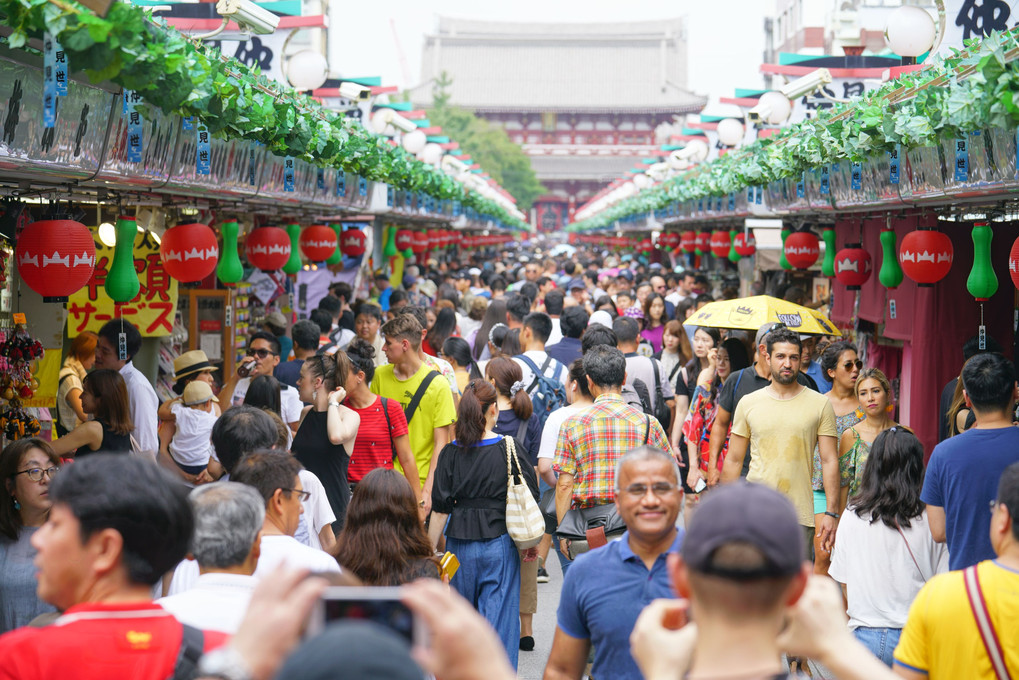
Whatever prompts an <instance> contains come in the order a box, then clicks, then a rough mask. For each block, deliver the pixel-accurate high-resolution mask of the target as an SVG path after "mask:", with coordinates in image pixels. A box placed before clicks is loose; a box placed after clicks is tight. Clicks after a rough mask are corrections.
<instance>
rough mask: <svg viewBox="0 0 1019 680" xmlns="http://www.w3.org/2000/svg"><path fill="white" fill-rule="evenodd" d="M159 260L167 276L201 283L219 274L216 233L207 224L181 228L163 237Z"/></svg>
mask: <svg viewBox="0 0 1019 680" xmlns="http://www.w3.org/2000/svg"><path fill="white" fill-rule="evenodd" d="M330 231H331V230H330ZM159 257H160V258H162V260H163V267H164V268H165V269H166V273H167V274H169V275H170V276H172V277H173V278H175V279H177V280H178V281H180V282H182V283H191V282H194V281H201V280H202V279H204V278H205V277H207V276H209V275H210V274H211V273H212V272H214V271H216V264H217V263H218V262H219V243H218V242H217V241H216V234H215V232H213V231H212V229H210V228H209V227H207V226H205V225H204V224H198V223H195V224H178V225H177V226H176V227H171V228H170V229H167V231H166V233H165V234H163V241H162V242H161V243H160V244H159Z"/></svg>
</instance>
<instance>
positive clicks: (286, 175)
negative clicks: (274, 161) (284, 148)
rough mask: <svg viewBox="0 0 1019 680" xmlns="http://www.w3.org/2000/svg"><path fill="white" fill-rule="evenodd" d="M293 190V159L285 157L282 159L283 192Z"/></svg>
mask: <svg viewBox="0 0 1019 680" xmlns="http://www.w3.org/2000/svg"><path fill="white" fill-rule="evenodd" d="M293 190H294V157H293V156H287V157H285V158H284V159H283V191H293Z"/></svg>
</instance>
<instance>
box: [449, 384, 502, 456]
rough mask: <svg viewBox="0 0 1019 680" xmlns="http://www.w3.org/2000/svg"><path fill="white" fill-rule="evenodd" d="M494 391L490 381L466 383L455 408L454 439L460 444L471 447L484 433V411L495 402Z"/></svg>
mask: <svg viewBox="0 0 1019 680" xmlns="http://www.w3.org/2000/svg"><path fill="white" fill-rule="evenodd" d="M495 400H496V392H495V388H494V387H492V385H491V383H488V382H486V381H484V380H472V381H471V382H469V383H467V388H466V389H465V390H464V393H463V396H462V397H460V407H459V408H458V409H457V414H456V425H454V428H455V429H454V431H455V432H456V441H457V443H458V444H459V445H460V446H463V447H467V448H469V447H471V446H474V445H475V444H477V443H478V442H479V441H481V438H482V437H483V436H484V435H485V412H486V411H488V409H490V408H491V407H492V404H494V403H495Z"/></svg>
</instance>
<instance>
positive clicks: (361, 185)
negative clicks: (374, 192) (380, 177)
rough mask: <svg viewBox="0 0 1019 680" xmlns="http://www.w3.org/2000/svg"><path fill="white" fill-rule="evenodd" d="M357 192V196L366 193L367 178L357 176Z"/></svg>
mask: <svg viewBox="0 0 1019 680" xmlns="http://www.w3.org/2000/svg"><path fill="white" fill-rule="evenodd" d="M357 194H358V196H367V195H368V180H366V179H365V178H364V177H358V178H357Z"/></svg>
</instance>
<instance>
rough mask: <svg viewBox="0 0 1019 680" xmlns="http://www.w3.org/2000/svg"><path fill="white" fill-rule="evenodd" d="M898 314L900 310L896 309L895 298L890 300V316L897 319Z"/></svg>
mask: <svg viewBox="0 0 1019 680" xmlns="http://www.w3.org/2000/svg"><path fill="white" fill-rule="evenodd" d="M897 316H898V312H897V310H896V309H895V300H894V299H893V300H889V301H888V318H890V319H895V318H896V317H897Z"/></svg>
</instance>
